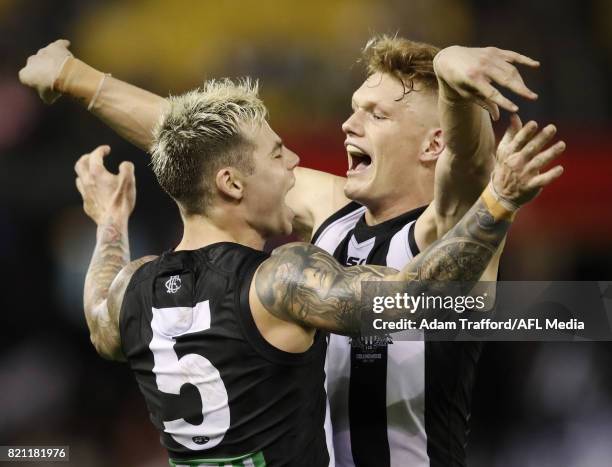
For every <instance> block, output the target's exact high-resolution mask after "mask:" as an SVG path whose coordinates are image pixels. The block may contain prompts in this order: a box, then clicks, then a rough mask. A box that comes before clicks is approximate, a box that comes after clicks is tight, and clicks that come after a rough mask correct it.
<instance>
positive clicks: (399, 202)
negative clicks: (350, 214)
mask: <svg viewBox="0 0 612 467" xmlns="http://www.w3.org/2000/svg"><path fill="white" fill-rule="evenodd" d="M432 198H433V196H432V194H430V193H427V192H425V190H423V191H420V190H415V191H412V192H411V193H403V194H398V195H396V196H392V197H391V196H388V197H386V198H385V199H383V200H380V201H378V202H371V203H368V204H366V212H365V221H366V224H368V225H377V224H381V223H383V222H386V221H388V220H390V219H393V218H395V217H397V216H400V215H402V214H404V213H406V212H408V211H412V210H413V209H416V208H420V207H421V206H425V205H427V204H429V203H431V201H432Z"/></svg>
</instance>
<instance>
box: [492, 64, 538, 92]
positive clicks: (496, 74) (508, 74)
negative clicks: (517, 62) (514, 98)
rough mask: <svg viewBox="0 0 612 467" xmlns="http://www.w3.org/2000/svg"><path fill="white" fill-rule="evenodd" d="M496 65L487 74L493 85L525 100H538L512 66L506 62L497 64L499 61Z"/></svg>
mask: <svg viewBox="0 0 612 467" xmlns="http://www.w3.org/2000/svg"><path fill="white" fill-rule="evenodd" d="M496 65H497V66H495V67H493V68H492V69H491V71H490V74H489V75H490V77H491V79H492V80H493V81H494V82H495V83H497V84H499V85H500V86H504V87H505V88H508V89H510V90H511V91H512V92H514V93H516V94H518V95H519V96H521V97H524V98H526V99H530V100H534V99H537V98H538V95H537V94H536V93H535V92H533V91H532V90H531V89H529V88H528V87H527V86H526V85H525V82H524V81H523V77H522V76H521V74H520V73H519V71H518V70H517V69H516V67H515V66H514V65H512V64H510V63H508V62H501V63H499V61H498V63H497V64H496Z"/></svg>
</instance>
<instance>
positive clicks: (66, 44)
mask: <svg viewBox="0 0 612 467" xmlns="http://www.w3.org/2000/svg"><path fill="white" fill-rule="evenodd" d="M53 44H57V45H59V46H61V47H65V48H69V47H70V41H69V40H68V39H58V40H56V41H55V42H53Z"/></svg>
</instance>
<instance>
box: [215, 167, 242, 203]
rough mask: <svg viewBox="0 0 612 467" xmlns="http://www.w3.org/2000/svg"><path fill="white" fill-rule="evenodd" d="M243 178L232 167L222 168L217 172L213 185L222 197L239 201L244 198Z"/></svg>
mask: <svg viewBox="0 0 612 467" xmlns="http://www.w3.org/2000/svg"><path fill="white" fill-rule="evenodd" d="M243 178H244V177H243V175H242V173H241V172H240V171H239V170H237V169H235V168H234V167H223V168H222V169H219V171H218V172H217V175H216V177H215V184H216V186H217V189H218V190H219V191H220V192H221V194H222V195H224V196H226V197H228V198H230V199H233V200H235V201H240V200H241V199H242V198H243V196H244V187H245V183H244V180H243Z"/></svg>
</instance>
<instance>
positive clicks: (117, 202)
mask: <svg viewBox="0 0 612 467" xmlns="http://www.w3.org/2000/svg"><path fill="white" fill-rule="evenodd" d="M108 154H110V147H109V146H98V147H97V148H96V149H94V150H93V151H92V152H91V153H89V154H85V155H83V156H81V157H80V159H79V160H78V161H77V163H76V164H75V166H74V170H75V171H76V173H77V175H78V176H77V179H76V186H77V189H78V190H79V193H81V196H82V197H83V209H84V210H85V213H86V214H87V215H88V216H89V217H91V218H92V219H93V221H94V222H95V223H96V224H97V225H101V224H103V223H105V222H107V221H108V220H109V218H113V219H115V221H118V220H124V221H127V219H128V218H129V217H130V214H131V213H132V211H133V210H134V205H135V204H136V180H135V178H134V164H132V163H131V162H125V161H124V162H122V163H121V165H119V173H118V174H117V175H115V174H112V173H110V172H109V171H108V170H106V168H105V167H104V157H105V156H107V155H108Z"/></svg>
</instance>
